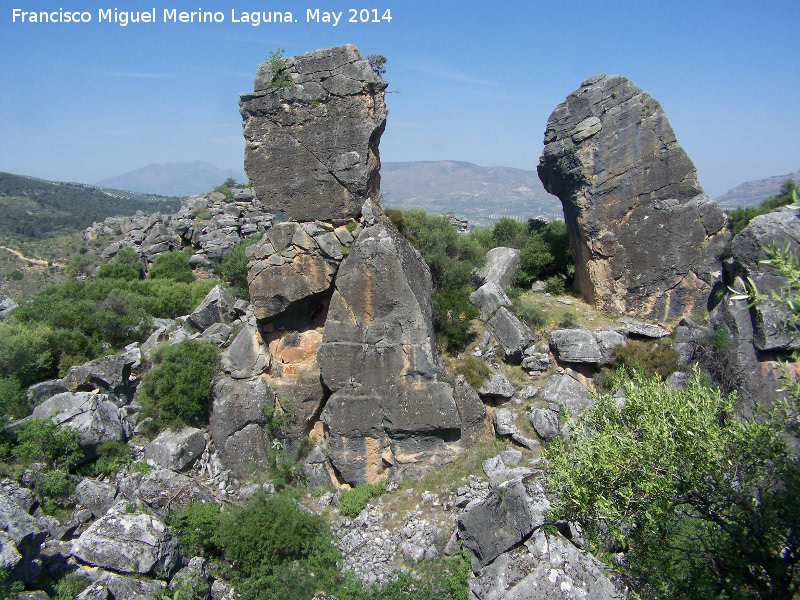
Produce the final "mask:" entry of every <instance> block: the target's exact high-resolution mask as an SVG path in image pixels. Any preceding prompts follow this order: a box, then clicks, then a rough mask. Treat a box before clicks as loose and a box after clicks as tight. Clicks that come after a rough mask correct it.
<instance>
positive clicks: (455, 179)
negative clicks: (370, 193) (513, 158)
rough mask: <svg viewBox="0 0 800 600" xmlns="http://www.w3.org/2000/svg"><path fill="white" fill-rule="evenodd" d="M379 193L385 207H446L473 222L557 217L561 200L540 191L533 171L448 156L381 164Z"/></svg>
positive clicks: (443, 209)
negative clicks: (451, 159) (455, 159)
mask: <svg viewBox="0 0 800 600" xmlns="http://www.w3.org/2000/svg"><path fill="white" fill-rule="evenodd" d="M381 191H382V192H383V196H384V198H383V204H384V205H385V206H390V207H394V208H412V207H415V208H424V209H425V210H427V211H428V212H434V213H443V212H448V211H452V212H454V213H456V214H457V215H459V216H462V217H466V218H467V219H469V221H470V223H474V224H477V225H489V224H491V223H492V222H494V221H496V220H497V219H499V218H500V217H512V218H515V219H517V220H524V219H529V218H531V217H537V216H540V215H541V216H544V217H547V218H548V219H554V218H563V213H562V211H561V203H560V202H559V201H558V198H556V197H555V196H551V195H550V194H548V193H547V192H545V190H544V187H543V186H542V183H541V182H540V181H539V176H538V175H537V174H536V171H526V170H524V169H514V168H511V167H480V166H478V165H474V164H472V163H468V162H460V161H450V160H444V161H415V162H398V163H392V162H385V163H383V164H382V165H381Z"/></svg>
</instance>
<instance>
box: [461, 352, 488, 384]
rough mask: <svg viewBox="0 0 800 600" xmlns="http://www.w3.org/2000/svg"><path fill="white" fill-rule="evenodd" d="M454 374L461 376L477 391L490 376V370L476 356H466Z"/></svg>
mask: <svg viewBox="0 0 800 600" xmlns="http://www.w3.org/2000/svg"><path fill="white" fill-rule="evenodd" d="M456 373H458V374H459V375H463V376H464V379H466V380H467V383H468V384H470V385H471V386H472V387H474V388H475V389H477V388H479V387H481V385H483V382H484V381H486V379H487V378H488V377H489V375H491V374H492V370H491V369H490V368H489V365H487V364H486V362H484V361H482V360H481V359H480V358H478V357H477V356H468V357H467V358H465V359H464V362H462V363H461V364H460V365H458V366H457V367H456Z"/></svg>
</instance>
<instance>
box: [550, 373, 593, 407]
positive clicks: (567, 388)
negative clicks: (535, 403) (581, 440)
mask: <svg viewBox="0 0 800 600" xmlns="http://www.w3.org/2000/svg"><path fill="white" fill-rule="evenodd" d="M539 397H540V398H541V399H542V400H544V401H545V402H547V403H548V404H549V405H550V408H551V410H554V411H556V412H560V411H562V410H564V409H566V410H567V412H568V413H569V414H570V415H571V416H573V417H574V416H578V415H580V414H581V413H582V412H583V411H584V410H586V409H587V408H589V407H590V406H591V405H592V401H591V398H590V397H589V390H588V389H586V388H585V387H584V386H583V385H582V384H581V383H580V382H579V381H578V380H576V379H575V378H574V377H572V376H571V375H569V374H568V373H554V374H553V375H551V376H550V377H549V378H548V379H547V383H546V384H545V386H544V389H542V392H541V394H540V395H539Z"/></svg>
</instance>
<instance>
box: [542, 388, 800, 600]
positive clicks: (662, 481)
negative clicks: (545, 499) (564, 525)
mask: <svg viewBox="0 0 800 600" xmlns="http://www.w3.org/2000/svg"><path fill="white" fill-rule="evenodd" d="M625 392H626V400H625V402H624V404H621V403H620V402H619V400H618V399H617V398H614V397H612V396H610V395H603V396H599V397H596V398H595V406H594V408H592V409H590V410H589V411H588V412H586V413H584V414H583V415H582V417H581V419H582V422H581V424H577V425H574V426H573V427H571V433H570V438H571V442H570V446H569V447H567V446H566V445H565V444H564V443H563V442H562V441H561V440H560V439H558V438H555V439H554V440H553V441H551V442H548V444H547V446H546V450H545V457H546V460H547V465H548V476H547V482H548V489H549V490H550V491H552V492H553V493H554V494H555V501H554V502H553V508H552V510H553V517H554V518H556V519H559V518H567V519H569V520H577V521H579V522H580V523H581V524H582V525H583V527H584V530H585V534H586V537H587V539H589V540H590V541H591V542H592V544H594V545H595V547H596V548H597V547H599V548H601V550H602V548H603V547H605V545H606V543H607V540H608V539H609V538H611V539H616V540H618V541H619V543H620V544H621V545H622V546H629V549H628V551H627V552H626V554H625V566H624V569H625V571H627V574H628V575H632V576H633V578H632V581H634V582H637V587H639V589H638V590H637V592H638V593H639V594H640V597H646V598H727V599H740V598H741V599H744V598H790V597H792V595H793V594H794V593H795V592H796V590H797V589H798V586H800V573H797V571H796V566H795V563H794V561H789V560H786V557H788V556H797V552H798V551H800V540H798V538H797V536H796V526H797V523H798V522H800V504H798V503H797V501H796V500H797V498H798V496H800V462H798V461H797V458H796V456H795V455H794V454H793V453H792V451H791V450H790V449H789V448H788V447H787V444H786V441H785V437H784V436H785V435H786V432H787V431H788V430H791V428H792V427H794V424H793V423H794V418H795V415H796V414H797V413H796V410H797V406H796V398H793V399H792V400H791V401H790V402H789V403H786V404H782V403H780V402H779V403H778V404H777V405H776V406H775V407H774V408H773V410H771V411H770V412H769V413H767V414H765V415H760V416H759V417H758V418H744V417H739V416H737V414H736V397H735V395H730V396H723V395H721V394H720V392H719V391H718V390H717V389H712V388H709V387H707V386H705V385H704V384H703V382H702V381H701V378H700V377H699V376H698V373H695V375H694V377H693V379H692V381H691V382H690V383H689V385H688V386H687V387H686V388H685V389H682V390H676V389H674V388H672V387H671V386H669V385H666V384H664V383H662V382H661V381H660V380H659V379H658V378H657V377H645V376H643V375H642V374H640V373H637V374H634V375H633V376H632V377H631V378H630V379H627V380H626V381H625ZM787 409H788V410H787ZM604 540H605V541H604Z"/></svg>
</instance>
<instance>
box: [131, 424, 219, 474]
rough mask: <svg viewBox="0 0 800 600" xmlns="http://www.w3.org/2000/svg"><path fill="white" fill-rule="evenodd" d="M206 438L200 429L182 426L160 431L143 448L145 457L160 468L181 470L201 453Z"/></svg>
mask: <svg viewBox="0 0 800 600" xmlns="http://www.w3.org/2000/svg"><path fill="white" fill-rule="evenodd" d="M205 447H206V440H205V436H204V433H203V430H202V429H197V428H196V427H184V428H183V429H181V430H180V431H170V430H165V431H162V432H161V433H160V434H158V436H157V437H156V439H154V440H153V441H152V442H150V443H149V444H147V446H145V448H144V457H145V459H146V460H147V461H148V462H150V463H152V464H154V465H157V466H158V467H160V468H162V469H169V470H171V471H182V470H183V469H185V468H186V467H188V466H189V465H191V464H192V463H193V462H194V460H195V459H196V458H197V457H198V456H200V455H201V454H202V453H203V450H204V449H205Z"/></svg>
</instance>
